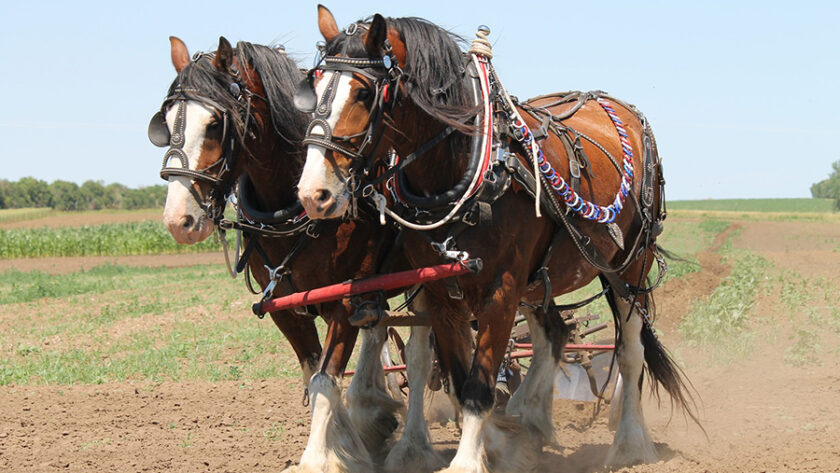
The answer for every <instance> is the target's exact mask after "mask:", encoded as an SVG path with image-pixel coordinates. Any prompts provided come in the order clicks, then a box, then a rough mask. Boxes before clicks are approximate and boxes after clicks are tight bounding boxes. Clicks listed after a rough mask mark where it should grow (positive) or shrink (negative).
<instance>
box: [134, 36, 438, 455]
mask: <svg viewBox="0 0 840 473" xmlns="http://www.w3.org/2000/svg"><path fill="white" fill-rule="evenodd" d="M170 42H171V56H172V64H173V65H174V66H175V71H176V72H177V74H178V76H177V78H176V79H175V80H174V82H173V83H172V85H171V87H170V89H169V92H168V95H167V99H166V100H165V101H164V105H163V107H162V109H161V112H159V113H158V114H156V115H155V117H153V119H152V122H151V123H150V126H149V137H150V139H151V140H152V142H153V143H154V144H156V145H158V146H161V147H164V146H169V147H170V148H169V150H168V151H167V152H166V155H165V157H164V164H163V169H162V171H161V176H162V177H163V178H165V179H167V180H168V181H169V188H168V193H167V199H166V207H165V210H164V215H163V220H164V223H165V224H166V226H167V228H168V229H169V231H170V233H171V234H172V236H173V237H174V238H175V240H176V241H178V242H179V243H182V244H193V243H197V242H199V241H202V240H204V239H206V238H207V237H208V236H209V235H210V234H211V233H212V232H213V229H214V226H215V225H216V224H218V223H219V221H220V220H221V218H222V213H223V210H224V203H225V199H226V197H227V194H228V193H229V192H230V191H231V189H232V187H233V186H234V183H235V182H236V181H237V180H239V187H240V188H239V205H240V210H241V209H242V208H243V207H244V206H245V205H246V204H249V205H250V208H249V210H248V212H247V213H248V214H250V215H251V216H253V215H254V214H259V216H261V217H263V221H268V222H269V223H271V224H272V225H269V226H270V227H271V228H275V229H276V228H278V227H282V228H289V226H291V227H293V230H294V231H290V232H289V233H290V234H289V235H287V236H283V235H280V236H278V235H273V236H272V235H266V234H265V233H260V232H249V231H245V232H244V235H243V236H244V238H245V240H246V244H245V246H246V247H247V246H248V243H249V242H250V240H251V239H256V244H257V245H258V246H256V247H255V248H261V249H262V251H259V250H257V251H252V252H251V253H250V256H249V257H248V259H247V264H248V266H249V267H250V270H251V272H252V273H253V275H254V277H255V278H256V280H257V281H258V282H259V284H260V286H261V287H262V288H265V287H266V286H267V285H268V284H269V283H270V277H269V272H268V270H267V268H266V266H272V267H273V266H275V265H279V264H280V263H281V262H284V260H285V258H286V257H287V255H289V254H293V257H292V258H291V260H290V261H288V262H287V263H286V265H287V269H288V270H289V273H288V274H287V275H286V276H285V277H286V278H289V281H290V282H291V284H286V285H282V284H281V285H278V286H277V288H276V289H277V290H276V291H275V292H274V296H280V295H285V294H287V293H289V292H291V291H292V289H296V290H307V289H312V288H315V287H320V286H324V285H327V284H334V283H337V282H341V281H344V280H347V279H349V278H359V277H364V276H368V275H371V274H373V273H375V272H376V271H377V269H378V268H379V265H380V263H381V260H382V259H383V256H382V255H383V254H384V253H385V252H386V251H387V250H388V243H389V237H390V236H391V235H390V234H389V232H387V231H383V229H382V228H381V227H379V225H378V224H372V223H368V222H366V221H364V220H356V221H348V222H330V223H327V224H326V225H323V224H320V223H319V224H318V225H317V228H316V229H315V231H316V232H317V233H319V234H320V235H319V236H317V237H312V235H311V233H312V230H313V228H312V225H311V224H310V225H306V224H307V221H306V220H305V219H304V220H303V223H302V224H301V223H300V222H301V215H300V214H301V213H302V211H301V207H300V204H299V203H298V201H297V197H296V195H295V191H294V189H295V183H296V180H297V178H298V176H299V175H300V172H301V169H302V167H303V145H302V143H301V139H302V138H303V134H304V131H305V128H306V124H307V123H308V120H309V116H308V115H306V114H304V113H301V112H299V111H297V110H296V109H295V108H294V106H293V104H292V91H293V90H294V88H295V85H296V84H297V83H298V82H299V81H300V80H301V79H302V78H303V75H302V73H301V71H300V70H299V69H298V67H297V65H296V64H295V62H294V61H292V60H291V59H289V58H288V57H287V56H286V54H285V52H283V51H282V50H278V49H274V48H269V47H266V46H261V45H256V44H251V43H247V42H240V43H238V44H237V47H236V48H232V47H231V45H230V43H229V42H228V41H227V40H226V39H224V38H220V39H219V46H218V50H217V51H216V52H215V53H211V54H197V55H196V56H195V57H194V58H193V59H192V60H191V59H190V56H189V54H188V52H187V48H186V46H185V45H184V43H183V42H182V41H181V40H180V39H178V38H175V37H171V38H170ZM242 176H246V178H245V179H242V178H241V177H242ZM246 197H247V200H248V202H246V201H245V198H246ZM276 209H282V210H279V211H278V210H276ZM240 222H241V220H240ZM274 224H277V225H274ZM307 230H309V231H307ZM301 242H303V245H302V246H301ZM260 253H262V254H260ZM246 277H248V276H247V273H246ZM318 312H319V313H320V315H321V316H323V317H324V319H325V320H326V321H327V324H328V329H327V334H326V338H325V341H324V349H323V350H322V349H321V344H320V341H319V338H318V332H317V330H316V327H315V323H314V318H313V317H308V316H306V317H304V316H300V315H298V314H295V313H293V312H292V311H279V312H273V313H271V318H272V320H273V321H274V323H275V324H276V325H277V327H278V328H279V329H280V331H281V332H283V334H284V335H285V336H286V338H287V339H288V340H289V342H290V343H291V345H292V348H293V349H294V351H295V353H296V354H297V357H298V360H299V362H300V365H301V370H302V372H303V380H304V386H308V395H309V398H308V400H310V402H311V406H312V430H311V433H310V437H309V440H308V443H307V446H306V450H305V451H304V453H303V455H302V458H301V462H300V465H299V466H294V467H292V468H291V470H294V471H371V469H372V468H373V465H374V459H376V458H377V455H382V454H384V453H386V452H385V450H384V449H385V447H386V446H387V445H389V443H388V442H387V440H388V439H389V437H390V436H391V434H392V433H393V431H394V430H395V428H396V427H397V420H396V417H395V413H396V412H397V411H401V410H402V408H403V406H402V403H401V402H397V401H395V400H394V399H393V398H391V397H390V396H389V395H388V394H387V392H386V391H385V388H384V375H383V371H382V365H381V362H380V357H379V354H380V352H381V351H382V347H383V344H384V343H385V342H386V334H385V330H384V327H379V328H376V329H371V330H365V331H364V335H363V343H362V348H361V354H360V358H359V362H358V367H357V370H356V376H355V377H354V378H353V381H352V383H351V385H350V387H349V388H348V391H347V403H348V407H349V409H348V411H349V412H348V411H345V409H344V407H343V405H342V400H341V389H340V382H341V377H342V376H343V373H344V370H345V367H346V365H347V362H348V359H349V357H350V355H351V353H352V350H353V346H354V344H355V339H356V336H357V333H358V328H357V327H355V326H353V325H351V324H350V323H348V316H349V314H350V313H351V312H350V308H349V306H348V305H346V302H342V301H338V302H332V303H324V304H321V305H320V307H319V308H318ZM407 351H408V354H409V364H410V366H409V373H408V374H409V383H410V389H411V390H412V392H417V393H422V392H423V388H424V386H425V383H426V380H427V379H428V378H429V375H430V373H431V370H432V365H431V359H432V348H431V345H430V329H429V328H428V327H419V328H415V329H413V330H412V336H411V339H410V340H409V343H408V346H407ZM306 395H307V394H304V396H306ZM414 397H416V398H417V399H412V400H411V401H410V409H409V414H408V421H407V423H406V426H405V428H404V432H405V434H404V437H405V441H402V439H401V441H400V442H399V443H398V444H397V445H396V446H394V448H393V450H392V451H398V452H400V455H403V456H409V457H412V456H413V457H417V458H420V459H422V460H423V462H425V464H428V465H439V464H441V463H442V462H441V460H440V459H439V458H438V457H437V456H436V454H435V453H434V452H433V450H432V448H431V446H430V443H429V440H428V429H427V427H426V424H425V419H424V417H423V406H422V398H423V396H422V395H419V396H412V398H414ZM305 399H306V397H305ZM418 410H419V412H418ZM392 463H394V462H393V460H392Z"/></svg>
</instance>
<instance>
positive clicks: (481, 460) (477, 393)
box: [436, 278, 524, 473]
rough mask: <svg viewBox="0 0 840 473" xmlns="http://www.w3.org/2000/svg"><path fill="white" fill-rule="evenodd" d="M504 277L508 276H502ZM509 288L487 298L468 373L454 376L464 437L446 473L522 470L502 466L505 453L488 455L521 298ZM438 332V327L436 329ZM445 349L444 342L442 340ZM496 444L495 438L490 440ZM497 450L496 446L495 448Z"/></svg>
mask: <svg viewBox="0 0 840 473" xmlns="http://www.w3.org/2000/svg"><path fill="white" fill-rule="evenodd" d="M503 279H505V278H503ZM511 292H513V291H511V290H510V288H509V287H506V286H504V285H503V286H500V287H499V288H497V289H496V290H495V291H493V292H492V293H491V295H490V297H488V298H487V300H489V303H488V304H486V305H485V306H484V307H483V310H482V311H481V316H480V317H479V319H478V321H479V323H478V335H477V339H476V341H477V343H476V349H475V355H474V357H473V362H472V367H471V369H470V373H469V376H468V377H467V378H466V379H465V380H464V382H463V383H462V384H461V385H460V389H458V388H459V385H458V383H457V379H458V378H457V376H453V378H454V379H455V381H456V382H455V388H456V390H458V393H459V398H460V400H461V407H462V415H463V420H462V424H461V425H462V431H461V440H460V442H459V443H458V451H457V452H456V453H455V458H453V459H452V462H451V463H450V464H449V468H447V469H446V470H443V471H445V472H447V473H481V472H484V471H487V466H486V465H485V463H487V464H490V465H492V467H493V471H522V470H518V469H517V468H516V467H513V466H511V469H510V470H509V469H508V466H509V465H502V463H503V462H504V458H503V457H504V455H503V454H500V455H496V454H492V455H487V454H489V453H491V452H490V451H487V450H485V440H487V435H488V428H487V427H488V425H489V423H488V419H489V418H490V413H491V410H492V409H493V399H494V391H495V385H496V377H497V375H498V373H499V366H500V365H501V363H502V359H503V358H504V355H505V352H506V351H507V346H508V340H509V339H510V330H511V327H512V326H513V319H514V316H515V314H516V306H517V305H518V302H519V301H518V297H513V295H512V294H510V293H511ZM436 333H437V329H436ZM441 347H442V348H443V341H441ZM490 442H491V443H495V442H494V439H492V438H491V439H490ZM520 447H524V445H522V446H520V445H513V446H511V445H508V446H507V448H513V449H517V448H520ZM494 451H495V449H494Z"/></svg>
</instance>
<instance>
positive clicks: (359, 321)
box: [347, 307, 382, 328]
mask: <svg viewBox="0 0 840 473" xmlns="http://www.w3.org/2000/svg"><path fill="white" fill-rule="evenodd" d="M381 319H382V311H381V310H379V309H378V308H373V307H359V308H358V309H356V312H354V313H353V315H351V316H350V318H349V319H347V321H348V322H350V325H352V326H354V327H362V328H366V327H374V326H376V324H377V323H379V321H380V320H381Z"/></svg>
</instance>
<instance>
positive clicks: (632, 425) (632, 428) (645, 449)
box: [606, 297, 657, 466]
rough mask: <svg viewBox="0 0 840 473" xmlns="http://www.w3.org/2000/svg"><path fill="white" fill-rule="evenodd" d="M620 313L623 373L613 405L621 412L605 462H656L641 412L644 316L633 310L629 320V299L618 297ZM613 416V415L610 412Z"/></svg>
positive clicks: (621, 464)
mask: <svg viewBox="0 0 840 473" xmlns="http://www.w3.org/2000/svg"><path fill="white" fill-rule="evenodd" d="M615 302H616V306H617V307H618V312H619V317H621V346H620V347H619V348H618V353H617V354H616V356H617V358H618V369H619V373H621V378H622V381H623V382H622V383H621V392H617V393H616V394H615V395H616V396H621V399H620V400H619V403H618V404H616V405H614V406H613V409H616V411H617V413H618V426H617V428H616V432H615V439H614V440H613V444H612V446H611V447H610V450H609V452H608V453H607V459H606V464H607V465H611V466H612V465H614V466H625V465H633V464H637V463H653V462H656V461H657V457H656V449H655V447H654V445H653V442H652V441H651V439H650V434H648V430H647V427H646V426H645V419H644V416H643V415H642V405H641V399H642V393H641V391H640V389H639V380H640V379H641V376H642V368H643V366H644V361H645V358H644V353H645V352H644V346H643V345H642V339H641V332H642V318H641V316H640V315H639V313H638V312H636V311H634V312H633V315H632V316H631V317H630V320H625V317H627V314H628V313H629V310H630V305H629V303H628V302H626V301H624V300H622V299H621V298H620V297H615ZM611 417H613V415H611Z"/></svg>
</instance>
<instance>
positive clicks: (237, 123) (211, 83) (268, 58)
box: [169, 41, 309, 147]
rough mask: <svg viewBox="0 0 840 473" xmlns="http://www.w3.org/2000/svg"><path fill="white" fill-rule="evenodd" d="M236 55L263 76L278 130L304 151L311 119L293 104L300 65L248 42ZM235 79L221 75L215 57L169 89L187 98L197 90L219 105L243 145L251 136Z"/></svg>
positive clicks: (201, 59)
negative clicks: (233, 89)
mask: <svg viewBox="0 0 840 473" xmlns="http://www.w3.org/2000/svg"><path fill="white" fill-rule="evenodd" d="M234 54H235V55H237V56H238V57H239V60H240V63H247V64H249V65H250V66H251V67H253V68H254V71H256V73H257V74H258V75H259V76H260V79H261V81H262V84H263V88H264V89H265V94H266V97H265V98H266V99H267V100H268V106H269V109H270V110H271V122H272V126H273V128H274V130H275V131H276V132H277V134H278V135H279V136H281V137H282V138H283V139H284V140H285V141H286V142H288V143H289V144H291V145H294V146H297V147H300V146H301V145H300V142H301V140H302V139H303V134H304V131H305V130H306V126H307V124H308V123H309V117H308V116H307V115H306V114H304V113H301V112H299V111H297V109H295V107H294V104H293V102H292V94H293V93H294V88H295V86H296V84H297V83H298V82H299V81H300V80H301V78H302V77H303V74H302V72H301V71H300V70H299V69H298V67H297V64H295V62H294V61H292V60H291V59H289V58H288V57H287V56H286V54H285V52H282V51H278V50H277V49H273V48H269V47H267V46H262V45H258V44H251V43H247V42H244V41H240V42H239V43H238V44H237V45H236V48H235V49H234ZM242 69H244V71H243V74H247V72H246V71H247V68H242ZM232 79H233V77H232V76H231V75H230V74H228V73H225V72H222V71H219V70H218V69H217V68H216V67H215V66H214V65H213V58H212V55H206V54H205V55H200V57H199V59H198V60H196V61H193V62H191V63H190V64H189V65H187V67H185V68H184V69H183V70H182V71H181V73H180V74H178V77H177V78H175V81H174V82H173V83H172V85H171V86H170V87H169V95H170V96H171V95H172V94H173V93H175V91H176V89H178V88H179V87H180V88H181V89H182V90H186V92H185V93H186V95H187V96H189V95H190V90H195V91H196V93H197V94H200V95H201V96H204V97H206V98H208V99H210V100H212V101H214V102H216V103H218V104H219V105H221V106H222V107H224V108H225V110H226V111H227V112H228V113H229V117H230V120H231V121H232V125H233V128H234V130H235V131H236V134H237V136H238V138H239V140H240V142H242V141H243V138H244V137H245V136H246V132H247V130H245V113H246V104H245V103H244V101H243V102H240V101H239V100H237V99H236V97H234V96H233V94H232V93H231V92H230V89H229V86H230V83H231V82H232ZM246 79H249V78H248V77H246ZM253 100H260V99H259V98H255V99H253ZM252 113H253V112H252ZM248 120H249V122H250V123H251V124H253V123H254V117H253V116H252V117H249V119H248Z"/></svg>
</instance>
